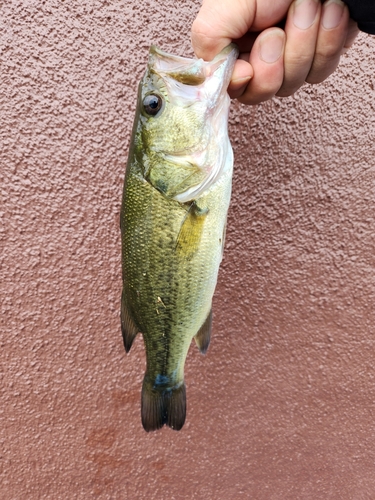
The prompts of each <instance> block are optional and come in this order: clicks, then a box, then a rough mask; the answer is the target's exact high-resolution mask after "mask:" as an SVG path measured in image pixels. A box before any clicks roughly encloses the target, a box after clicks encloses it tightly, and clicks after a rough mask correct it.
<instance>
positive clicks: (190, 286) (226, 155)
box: [121, 45, 238, 431]
mask: <svg viewBox="0 0 375 500" xmlns="http://www.w3.org/2000/svg"><path fill="white" fill-rule="evenodd" d="M237 55H238V52H237V48H236V47H235V46H233V45H230V46H228V47H227V48H225V49H224V50H223V51H222V52H221V53H220V54H219V55H218V56H217V57H216V58H215V59H214V60H213V61H211V62H204V61H203V60H191V59H186V58H182V57H176V56H172V55H169V54H166V53H164V52H162V51H160V50H159V49H157V48H156V47H151V49H150V56H149V63H148V67H147V71H146V74H145V76H144V78H143V79H142V81H141V83H140V85H139V92H138V104H137V112H136V117H135V122H134V127H133V136H132V143H131V148H130V152H129V158H128V164H127V169H126V175H125V183H124V194H123V201H122V209H121V233H122V262H123V264H122V267H123V291H122V301H121V326H122V333H123V338H124V345H125V349H126V351H127V352H128V351H129V350H130V347H131V345H132V342H133V340H134V338H135V336H136V335H137V333H138V332H141V333H142V335H143V339H144V343H145V349H146V359H147V368H146V374H145V377H144V381H143V387H142V400H141V402H142V404H141V413H142V424H143V427H144V428H145V430H146V431H151V430H155V429H158V428H160V427H162V426H163V425H164V424H167V425H168V426H169V427H171V428H173V429H175V430H179V429H181V427H182V426H183V424H184V422H185V415H186V390H185V383H184V364H185V359H186V355H187V352H188V349H189V346H190V343H191V341H192V339H193V337H195V341H196V343H197V345H198V348H199V349H200V351H201V352H202V353H205V352H206V350H207V348H208V344H209V341H210V333H211V320H212V313H211V303H212V296H213V293H214V290H215V286H216V281H217V274H218V270H219V265H220V262H221V259H222V253H223V245H224V237H225V224H226V216H227V210H228V206H229V201H230V194H231V179H232V166H233V153H232V148H231V146H230V143H229V139H228V134H227V119H228V110H229V96H228V95H227V92H226V89H227V87H228V84H229V81H230V77H231V73H232V70H233V65H234V62H235V60H236V58H237Z"/></svg>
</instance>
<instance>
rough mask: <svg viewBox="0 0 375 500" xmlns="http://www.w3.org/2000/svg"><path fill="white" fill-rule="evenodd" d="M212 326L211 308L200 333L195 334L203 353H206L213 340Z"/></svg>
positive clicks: (196, 341)
mask: <svg viewBox="0 0 375 500" xmlns="http://www.w3.org/2000/svg"><path fill="white" fill-rule="evenodd" d="M211 327H212V309H211V310H210V312H209V314H208V316H207V318H206V320H205V322H204V323H203V325H202V326H201V327H200V328H199V330H198V333H197V334H196V335H195V337H194V338H195V343H196V344H197V346H198V349H199V350H200V352H201V353H202V354H206V352H207V349H208V346H209V345H210V340H211Z"/></svg>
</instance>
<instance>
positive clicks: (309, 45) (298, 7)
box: [277, 0, 321, 97]
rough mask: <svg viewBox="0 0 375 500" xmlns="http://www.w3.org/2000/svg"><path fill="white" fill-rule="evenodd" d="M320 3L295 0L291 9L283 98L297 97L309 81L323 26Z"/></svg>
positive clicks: (279, 92)
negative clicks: (320, 27) (294, 95)
mask: <svg viewBox="0 0 375 500" xmlns="http://www.w3.org/2000/svg"><path fill="white" fill-rule="evenodd" d="M320 10H321V4H320V1H319V0H296V1H295V2H293V4H292V5H291V7H290V9H289V12H288V16H287V20H286V24H285V33H286V44H285V50H284V81H283V84H282V86H281V88H280V90H279V91H278V92H277V95H278V96H280V97H286V96H289V95H292V94H294V92H295V91H296V90H298V89H299V88H300V87H301V86H302V85H303V84H304V83H305V80H306V77H307V75H308V74H309V71H310V69H311V65H312V63H313V60H314V55H315V45H316V41H317V37H318V31H319V24H320Z"/></svg>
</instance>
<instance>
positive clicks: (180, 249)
mask: <svg viewBox="0 0 375 500" xmlns="http://www.w3.org/2000/svg"><path fill="white" fill-rule="evenodd" d="M207 214H208V208H201V207H199V206H198V205H197V204H196V202H195V201H194V202H193V203H191V205H190V206H189V209H188V211H187V213H186V216H185V218H184V220H183V222H182V225H181V228H180V232H179V234H178V237H177V243H176V252H177V254H178V255H179V256H180V257H182V258H185V259H191V257H192V256H193V255H194V253H195V252H196V251H197V249H198V248H199V243H200V241H201V237H202V231H203V224H204V221H205V219H206V215H207Z"/></svg>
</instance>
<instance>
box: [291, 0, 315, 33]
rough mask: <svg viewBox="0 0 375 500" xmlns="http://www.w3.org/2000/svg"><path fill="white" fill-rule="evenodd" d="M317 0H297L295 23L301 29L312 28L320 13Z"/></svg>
mask: <svg viewBox="0 0 375 500" xmlns="http://www.w3.org/2000/svg"><path fill="white" fill-rule="evenodd" d="M318 6H319V4H318V1H317V0H297V2H296V3H295V4H294V14H293V23H294V26H296V27H297V28H299V29H300V30H306V29H307V28H310V26H312V24H313V23H314V21H315V18H316V15H317V13H318Z"/></svg>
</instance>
